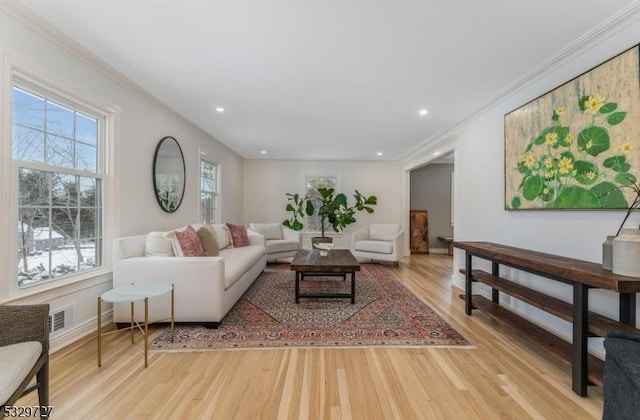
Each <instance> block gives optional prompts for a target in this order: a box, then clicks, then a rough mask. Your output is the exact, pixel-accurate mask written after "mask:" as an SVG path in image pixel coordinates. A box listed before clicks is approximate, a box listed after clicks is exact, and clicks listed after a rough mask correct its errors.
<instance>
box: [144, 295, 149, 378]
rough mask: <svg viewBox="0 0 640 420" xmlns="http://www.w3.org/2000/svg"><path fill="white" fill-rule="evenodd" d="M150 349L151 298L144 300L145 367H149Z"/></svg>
mask: <svg viewBox="0 0 640 420" xmlns="http://www.w3.org/2000/svg"><path fill="white" fill-rule="evenodd" d="M148 349H149V298H148V297H146V298H144V367H147V366H148V365H149V363H148V359H147V351H148Z"/></svg>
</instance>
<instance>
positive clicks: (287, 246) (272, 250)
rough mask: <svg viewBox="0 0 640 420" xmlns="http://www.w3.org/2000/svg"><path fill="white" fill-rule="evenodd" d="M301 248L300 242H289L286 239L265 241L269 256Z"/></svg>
mask: <svg viewBox="0 0 640 420" xmlns="http://www.w3.org/2000/svg"><path fill="white" fill-rule="evenodd" d="M299 246H300V243H299V242H298V241H289V240H286V239H271V240H269V241H265V247H266V248H267V254H276V253H278V252H289V251H297V250H298V248H299Z"/></svg>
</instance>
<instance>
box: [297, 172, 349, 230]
mask: <svg viewBox="0 0 640 420" xmlns="http://www.w3.org/2000/svg"><path fill="white" fill-rule="evenodd" d="M339 180H340V178H339V177H338V175H335V174H331V175H324V174H312V175H309V174H307V175H305V177H304V181H305V192H306V194H307V197H309V198H311V199H312V200H313V206H314V209H315V211H314V213H313V215H311V216H306V222H305V226H306V227H307V228H306V230H307V231H313V232H316V231H317V232H319V231H321V230H322V229H321V223H322V221H321V219H320V215H319V214H318V210H319V208H320V201H319V197H320V193H319V192H318V188H333V189H334V190H336V191H337V190H338V188H339V185H338V184H339ZM325 224H327V222H326V221H325ZM329 227H330V226H329V225H327V226H325V229H329Z"/></svg>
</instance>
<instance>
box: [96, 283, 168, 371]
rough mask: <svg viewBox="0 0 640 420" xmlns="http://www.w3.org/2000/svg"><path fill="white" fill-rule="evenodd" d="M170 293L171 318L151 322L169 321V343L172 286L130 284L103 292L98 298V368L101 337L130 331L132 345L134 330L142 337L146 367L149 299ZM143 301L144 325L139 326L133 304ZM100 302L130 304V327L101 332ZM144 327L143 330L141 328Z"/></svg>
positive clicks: (100, 361)
mask: <svg viewBox="0 0 640 420" xmlns="http://www.w3.org/2000/svg"><path fill="white" fill-rule="evenodd" d="M167 293H171V317H170V318H164V319H159V320H155V321H153V322H158V321H165V320H167V319H170V320H171V341H173V339H174V335H175V331H174V328H173V327H174V287H173V284H132V285H131V286H124V287H117V288H115V289H112V290H109V291H107V292H104V293H103V294H102V296H99V297H98V366H102V337H103V336H105V335H108V334H112V333H117V332H121V331H127V330H131V344H133V333H134V330H135V329H136V328H138V329H139V330H140V332H142V335H143V336H144V367H147V366H148V356H147V354H148V350H149V299H152V298H155V297H159V296H162V295H166V294H167ZM139 301H144V324H143V325H140V323H139V322H138V321H136V320H135V314H134V303H135V302H139ZM102 302H108V303H114V304H115V303H130V304H131V326H130V327H127V328H123V329H119V330H115V331H108V332H105V333H103V332H102ZM143 327H144V328H143Z"/></svg>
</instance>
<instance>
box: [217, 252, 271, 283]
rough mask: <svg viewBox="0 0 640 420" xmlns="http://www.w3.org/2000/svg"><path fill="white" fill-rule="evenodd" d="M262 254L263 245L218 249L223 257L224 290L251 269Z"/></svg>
mask: <svg viewBox="0 0 640 420" xmlns="http://www.w3.org/2000/svg"><path fill="white" fill-rule="evenodd" d="M263 255H264V247H262V246H259V245H249V246H243V247H240V248H226V249H224V250H221V251H220V256H221V257H223V258H224V288H225V290H226V289H228V288H230V287H231V286H233V284H234V283H235V282H236V281H238V280H239V279H240V277H242V275H243V274H244V273H246V272H247V271H248V270H249V269H251V268H252V267H253V266H254V265H255V264H256V263H257V262H258V261H259V260H260V258H261V257H262V256H263Z"/></svg>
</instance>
